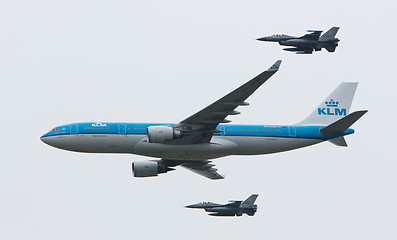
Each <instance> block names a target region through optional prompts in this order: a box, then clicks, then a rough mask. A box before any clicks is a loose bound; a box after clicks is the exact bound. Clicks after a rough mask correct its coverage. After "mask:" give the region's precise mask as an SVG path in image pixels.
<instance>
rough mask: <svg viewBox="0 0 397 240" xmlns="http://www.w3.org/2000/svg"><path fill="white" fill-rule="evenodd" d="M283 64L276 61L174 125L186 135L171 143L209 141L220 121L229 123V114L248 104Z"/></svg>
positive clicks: (233, 113)
mask: <svg viewBox="0 0 397 240" xmlns="http://www.w3.org/2000/svg"><path fill="white" fill-rule="evenodd" d="M280 64H281V60H278V61H276V62H275V63H274V64H273V65H272V66H271V67H270V68H269V69H268V70H266V71H264V72H262V73H261V74H259V75H258V76H256V77H255V78H253V79H252V80H250V81H248V82H247V83H245V84H243V85H242V86H240V87H239V88H237V89H236V90H234V91H233V92H231V93H229V94H227V95H226V96H224V97H223V98H221V99H219V100H218V101H216V102H214V103H212V104H211V105H209V106H208V107H206V108H204V109H202V110H201V111H199V112H197V113H195V114H193V115H192V116H190V117H188V118H186V119H185V120H183V121H181V122H180V123H178V124H176V125H173V127H175V128H177V129H180V130H181V131H182V134H183V136H184V137H182V138H181V139H175V140H173V141H171V142H170V143H171V144H198V143H209V142H210V140H211V138H212V135H213V133H215V132H220V130H218V129H216V127H217V126H218V124H219V123H228V122H230V121H229V120H227V119H225V118H226V117H227V116H228V115H237V114H240V113H239V112H237V111H235V110H234V109H235V108H237V107H238V106H246V105H248V103H246V102H245V100H246V99H247V98H248V97H249V96H250V95H251V94H252V93H254V92H255V91H256V90H257V89H258V88H259V87H260V86H261V85H262V84H263V83H264V82H266V80H268V79H269V78H270V77H271V76H272V75H273V74H275V73H276V72H277V71H278V69H279V67H280Z"/></svg>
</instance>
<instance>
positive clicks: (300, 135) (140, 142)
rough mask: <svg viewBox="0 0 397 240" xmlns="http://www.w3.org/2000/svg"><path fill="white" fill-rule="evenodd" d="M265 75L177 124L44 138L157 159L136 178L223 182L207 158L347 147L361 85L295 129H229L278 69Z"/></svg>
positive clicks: (74, 130) (344, 89)
mask: <svg viewBox="0 0 397 240" xmlns="http://www.w3.org/2000/svg"><path fill="white" fill-rule="evenodd" d="M280 63H281V61H280V60H279V61H277V62H276V63H275V64H273V65H272V66H271V67H270V68H269V69H268V70H267V71H264V72H262V73H261V74H259V75H258V76H256V77H255V78H253V79H252V80H250V81H248V82H247V83H245V84H243V85H242V86H240V87H239V88H237V89H235V90H234V91H232V92H230V93H229V94H227V95H226V96H224V97H222V98H220V99H219V100H218V101H216V102H214V103H212V104H210V105H209V106H207V107H206V108H204V109H202V110H201V111H199V112H197V113H195V114H193V115H191V116H190V117H188V118H186V119H184V120H183V121H181V122H179V123H176V124H151V123H105V122H101V123H75V124H68V125H63V126H59V127H55V128H54V129H52V130H51V131H50V132H48V133H46V134H44V135H43V136H42V137H41V140H42V141H43V142H45V143H47V144H48V145H51V146H53V147H56V148H60V149H64V150H69V151H76V152H86V153H129V154H136V155H142V156H148V157H153V158H158V159H157V160H149V161H142V162H133V164H132V171H133V174H134V176H135V177H150V176H157V174H159V173H166V172H167V171H170V170H173V168H171V167H175V166H178V165H179V166H182V167H184V168H187V169H189V170H191V171H193V172H195V173H197V174H200V175H202V176H205V177H207V178H210V179H222V178H223V176H222V175H221V174H219V173H218V172H217V169H216V168H214V166H215V165H214V164H212V163H211V161H209V159H214V158H219V157H224V156H229V155H258V154H269V153H276V152H283V151H288V150H292V149H296V148H301V147H305V146H310V145H313V144H317V143H320V142H323V141H327V140H328V141H330V142H331V143H333V144H335V145H338V146H347V144H346V141H345V139H344V137H343V136H345V135H349V134H352V133H353V132H354V131H353V129H350V128H349V127H350V126H351V125H352V124H353V123H354V122H355V121H357V120H358V119H359V118H360V117H361V116H362V115H364V114H365V112H366V111H357V112H354V113H351V114H348V113H349V109H350V105H351V102H352V100H353V96H354V92H355V90H356V87H357V83H347V82H346V83H342V84H340V85H339V86H338V87H337V88H336V89H335V90H334V91H333V92H332V93H331V95H329V96H328V97H327V98H326V99H325V100H324V101H322V102H321V104H320V105H319V106H318V108H316V109H315V110H314V111H313V112H312V114H311V115H309V116H308V117H307V118H306V119H304V120H303V121H302V122H300V123H298V124H296V125H289V126H286V125H229V124H227V125H225V124H224V123H228V122H230V121H229V120H227V119H226V117H227V116H229V115H237V114H240V112H238V111H236V110H235V109H236V108H237V107H239V106H246V105H248V103H247V102H245V100H246V99H247V98H248V97H249V96H250V95H251V94H252V93H253V92H255V90H256V89H258V88H259V87H260V86H261V85H262V84H263V83H265V82H266V81H267V80H268V79H269V78H270V77H271V76H272V75H273V74H274V73H276V72H277V71H278V69H279V66H280Z"/></svg>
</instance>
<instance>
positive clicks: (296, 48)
mask: <svg viewBox="0 0 397 240" xmlns="http://www.w3.org/2000/svg"><path fill="white" fill-rule="evenodd" d="M338 30H339V27H333V28H331V29H330V30H328V31H327V32H326V33H324V34H323V35H321V33H322V31H316V30H307V31H308V32H310V33H308V34H306V35H304V36H302V37H294V36H288V35H284V34H282V35H272V36H269V37H262V38H258V39H256V40H258V41H266V42H278V43H279V44H280V45H282V46H293V47H291V48H284V49H283V50H284V51H291V52H296V53H297V54H312V53H313V50H315V51H321V49H322V48H325V49H327V51H328V52H335V49H336V47H337V46H338V42H339V39H338V38H336V37H335V35H336V33H337V32H338Z"/></svg>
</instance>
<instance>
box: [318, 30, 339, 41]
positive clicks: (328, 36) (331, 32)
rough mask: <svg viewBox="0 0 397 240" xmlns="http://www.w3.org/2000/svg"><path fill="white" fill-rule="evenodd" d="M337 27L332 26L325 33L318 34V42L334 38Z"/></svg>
mask: <svg viewBox="0 0 397 240" xmlns="http://www.w3.org/2000/svg"><path fill="white" fill-rule="evenodd" d="M338 30H339V27H332V28H331V29H330V30H328V31H327V32H326V33H324V34H323V35H321V36H320V38H319V39H318V40H319V41H320V42H326V41H328V40H330V39H333V38H335V36H336V34H337V33H338Z"/></svg>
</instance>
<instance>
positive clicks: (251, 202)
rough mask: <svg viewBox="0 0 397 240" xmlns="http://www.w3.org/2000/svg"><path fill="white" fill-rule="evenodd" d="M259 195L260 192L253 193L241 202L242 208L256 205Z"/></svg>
mask: <svg viewBox="0 0 397 240" xmlns="http://www.w3.org/2000/svg"><path fill="white" fill-rule="evenodd" d="M257 197H258V194H252V195H251V196H249V197H248V198H247V199H245V200H244V202H242V203H241V205H240V207H241V208H250V207H252V206H253V205H254V203H255V201H256V198H257Z"/></svg>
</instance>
